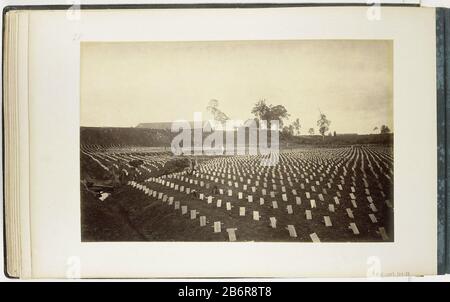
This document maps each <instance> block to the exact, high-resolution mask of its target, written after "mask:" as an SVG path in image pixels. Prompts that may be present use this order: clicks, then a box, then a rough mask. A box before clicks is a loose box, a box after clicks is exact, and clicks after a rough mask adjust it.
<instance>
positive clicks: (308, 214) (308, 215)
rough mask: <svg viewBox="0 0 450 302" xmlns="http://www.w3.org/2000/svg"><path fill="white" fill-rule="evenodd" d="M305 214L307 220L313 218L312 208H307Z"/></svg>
mask: <svg viewBox="0 0 450 302" xmlns="http://www.w3.org/2000/svg"><path fill="white" fill-rule="evenodd" d="M305 214H306V220H311V219H312V214H311V211H310V210H306V211H305Z"/></svg>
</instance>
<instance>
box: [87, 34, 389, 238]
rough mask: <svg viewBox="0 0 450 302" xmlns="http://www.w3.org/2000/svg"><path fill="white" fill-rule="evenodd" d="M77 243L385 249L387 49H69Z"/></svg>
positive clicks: (247, 43)
mask: <svg viewBox="0 0 450 302" xmlns="http://www.w3.org/2000/svg"><path fill="white" fill-rule="evenodd" d="M80 64H81V66H80V102H81V104H80V106H81V108H80V209H81V241H82V242H126V241H143V242H145V241H148V242H152V241H158V242H165V241H176V242H219V241H224V242H251V241H255V242H305V243H308V242H313V243H320V242H349V243H355V242H394V212H395V211H394V206H395V202H394V131H395V129H394V122H393V120H394V116H393V97H394V96H393V85H394V83H393V81H394V79H393V41H392V40H236V41H151V42H81V43H80Z"/></svg>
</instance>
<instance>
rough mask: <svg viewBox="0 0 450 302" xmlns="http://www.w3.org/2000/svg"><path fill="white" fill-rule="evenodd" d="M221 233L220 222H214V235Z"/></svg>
mask: <svg viewBox="0 0 450 302" xmlns="http://www.w3.org/2000/svg"><path fill="white" fill-rule="evenodd" d="M221 231H222V229H221V227H220V221H214V233H220V232H221Z"/></svg>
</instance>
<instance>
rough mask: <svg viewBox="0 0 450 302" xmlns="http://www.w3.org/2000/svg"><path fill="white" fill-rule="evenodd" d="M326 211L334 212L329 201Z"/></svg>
mask: <svg viewBox="0 0 450 302" xmlns="http://www.w3.org/2000/svg"><path fill="white" fill-rule="evenodd" d="M328 211H330V212H333V213H334V204H332V203H330V204H329V205H328Z"/></svg>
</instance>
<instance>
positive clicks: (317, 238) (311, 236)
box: [309, 233, 320, 242]
mask: <svg viewBox="0 0 450 302" xmlns="http://www.w3.org/2000/svg"><path fill="white" fill-rule="evenodd" d="M309 237H310V238H311V240H312V242H320V239H319V236H317V234H316V233H312V234H309Z"/></svg>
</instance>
